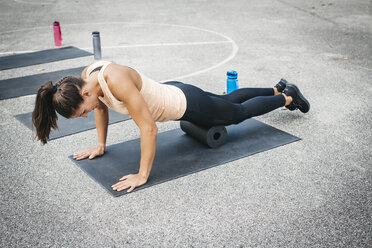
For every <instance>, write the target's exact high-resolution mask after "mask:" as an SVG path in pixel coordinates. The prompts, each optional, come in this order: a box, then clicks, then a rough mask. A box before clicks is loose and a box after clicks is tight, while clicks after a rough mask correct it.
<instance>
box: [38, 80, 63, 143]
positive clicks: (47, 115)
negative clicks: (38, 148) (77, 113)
mask: <svg viewBox="0 0 372 248" xmlns="http://www.w3.org/2000/svg"><path fill="white" fill-rule="evenodd" d="M55 87H56V86H53V83H52V81H49V82H46V83H45V84H44V85H43V86H41V87H40V89H39V90H38V92H37V95H36V101H35V109H34V111H33V112H32V123H33V124H34V126H35V128H36V138H37V139H38V140H40V141H41V143H43V144H46V143H47V142H48V139H49V134H50V130H51V129H52V128H53V129H57V128H58V125H57V119H58V117H57V113H56V110H55V108H54V106H53V96H54V93H55V91H56V88H55Z"/></svg>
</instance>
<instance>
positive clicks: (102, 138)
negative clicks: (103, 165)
mask: <svg viewBox="0 0 372 248" xmlns="http://www.w3.org/2000/svg"><path fill="white" fill-rule="evenodd" d="M87 69H88V67H85V69H84V70H83V72H82V73H81V78H82V79H86V71H87ZM94 118H95V121H96V128H97V136H98V145H97V147H92V148H89V149H87V150H84V151H81V152H77V153H75V154H74V158H75V159H77V160H81V159H85V158H87V157H89V159H93V158H95V157H96V156H101V155H103V154H104V152H105V148H106V138H107V129H108V121H109V115H108V109H107V106H106V105H105V104H103V103H102V102H101V101H99V104H98V106H97V107H96V108H95V109H94Z"/></svg>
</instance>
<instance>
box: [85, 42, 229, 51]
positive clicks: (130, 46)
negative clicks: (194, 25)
mask: <svg viewBox="0 0 372 248" xmlns="http://www.w3.org/2000/svg"><path fill="white" fill-rule="evenodd" d="M223 43H231V41H228V40H224V41H197V42H175V43H152V44H133V45H119V46H105V47H102V49H116V48H132V47H134V48H135V47H154V46H194V45H212V44H223ZM80 49H83V50H93V48H92V47H84V48H80Z"/></svg>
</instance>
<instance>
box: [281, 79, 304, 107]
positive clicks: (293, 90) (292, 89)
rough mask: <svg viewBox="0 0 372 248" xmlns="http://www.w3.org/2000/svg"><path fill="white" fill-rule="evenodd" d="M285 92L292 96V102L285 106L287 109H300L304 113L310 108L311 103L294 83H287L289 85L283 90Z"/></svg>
mask: <svg viewBox="0 0 372 248" xmlns="http://www.w3.org/2000/svg"><path fill="white" fill-rule="evenodd" d="M283 93H284V94H286V95H287V96H291V97H292V99H293V100H292V102H291V104H289V105H288V106H285V107H286V108H287V109H289V110H291V111H293V110H295V109H299V110H300V111H301V112H302V113H307V112H309V110H310V103H309V101H308V100H306V98H305V97H304V96H303V95H302V94H301V92H300V90H299V89H298V88H297V86H296V85H294V84H289V83H287V87H286V88H285V89H284V90H283Z"/></svg>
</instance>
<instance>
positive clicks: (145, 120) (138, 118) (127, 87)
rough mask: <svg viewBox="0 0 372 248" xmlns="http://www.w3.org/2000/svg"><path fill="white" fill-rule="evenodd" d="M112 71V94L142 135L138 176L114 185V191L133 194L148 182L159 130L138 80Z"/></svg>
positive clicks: (109, 80) (108, 81) (108, 79)
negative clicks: (122, 105) (124, 190)
mask: <svg viewBox="0 0 372 248" xmlns="http://www.w3.org/2000/svg"><path fill="white" fill-rule="evenodd" d="M112 71H113V72H112V73H110V76H109V77H108V78H107V83H108V85H109V87H110V89H111V92H112V94H113V95H114V96H115V97H116V98H117V99H118V100H120V101H122V102H123V103H124V104H125V106H126V108H127V109H128V111H129V114H130V116H131V117H132V119H133V120H134V122H135V123H136V124H137V126H138V127H139V129H140V133H141V161H140V168H139V171H138V174H134V175H126V176H124V177H122V178H121V179H120V182H118V183H117V184H115V185H113V189H114V190H118V191H121V190H123V189H127V188H129V187H130V189H129V190H128V192H131V191H132V190H133V189H134V188H135V187H137V186H140V185H142V184H144V183H146V182H147V178H148V177H149V175H150V172H151V168H152V163H153V161H154V157H155V151H156V135H157V132H158V129H157V126H156V124H155V121H154V120H153V118H152V116H151V113H150V110H149V109H148V107H147V104H146V102H145V100H144V99H143V97H142V95H141V94H140V91H139V89H138V88H137V87H138V86H137V84H136V82H135V81H134V80H136V79H135V78H133V77H130V76H128V72H127V71H126V72H125V71H124V70H123V71H120V70H117V71H115V72H114V70H112Z"/></svg>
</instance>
